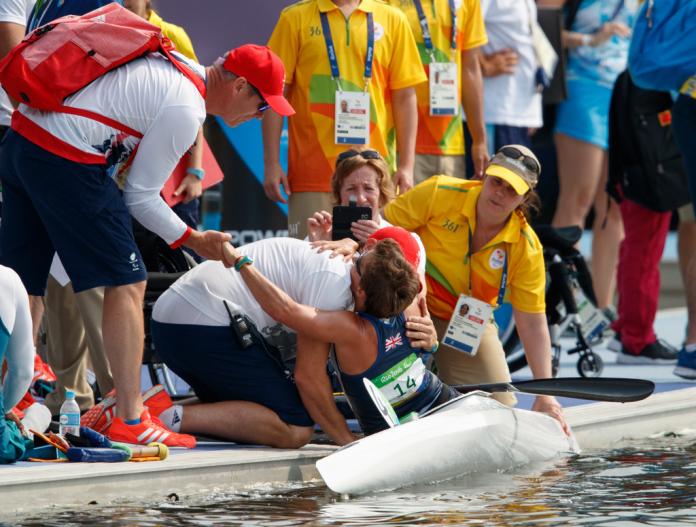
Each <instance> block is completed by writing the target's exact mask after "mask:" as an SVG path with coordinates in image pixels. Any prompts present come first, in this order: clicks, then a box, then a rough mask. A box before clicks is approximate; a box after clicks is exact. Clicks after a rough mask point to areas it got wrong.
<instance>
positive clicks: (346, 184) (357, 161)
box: [307, 147, 425, 277]
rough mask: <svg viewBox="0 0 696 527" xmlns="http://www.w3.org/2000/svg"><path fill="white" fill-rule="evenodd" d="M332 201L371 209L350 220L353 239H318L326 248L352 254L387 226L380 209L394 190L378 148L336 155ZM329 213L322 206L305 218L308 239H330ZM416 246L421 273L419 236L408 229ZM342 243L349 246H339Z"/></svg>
mask: <svg viewBox="0 0 696 527" xmlns="http://www.w3.org/2000/svg"><path fill="white" fill-rule="evenodd" d="M331 191H332V194H333V202H334V204H335V205H337V206H344V207H347V206H350V205H351V204H352V205H355V206H357V207H369V208H370V209H371V211H372V217H371V218H370V219H363V220H358V221H355V222H353V223H352V224H351V228H350V230H351V233H352V235H353V238H354V239H355V240H357V243H354V244H351V243H350V242H344V241H343V240H341V241H338V242H334V243H330V244H329V243H322V244H321V246H322V247H324V248H326V249H334V250H335V251H336V252H338V253H341V254H345V255H348V253H350V255H351V256H352V254H353V253H354V252H355V250H356V249H357V245H358V243H363V242H365V240H367V239H368V238H369V237H370V235H372V233H374V232H375V231H377V230H379V229H381V228H383V227H389V226H390V225H391V223H389V222H388V221H387V220H385V219H384V218H383V217H382V215H381V213H380V210H381V209H382V208H383V207H385V206H386V205H387V204H388V203H390V202H391V201H393V200H394V198H395V196H396V191H395V189H394V183H393V181H392V178H391V175H390V172H389V166H388V165H387V162H386V161H385V160H384V158H382V156H381V155H380V153H379V152H377V151H375V150H370V149H369V148H365V147H358V148H351V149H350V150H346V151H345V152H343V153H342V154H340V155H339V156H338V158H337V159H336V170H335V171H334V174H333V177H332V179H331ZM333 226H334V224H333V215H332V214H331V213H330V212H328V211H325V210H322V211H318V212H315V213H314V214H313V215H312V216H311V217H310V218H308V219H307V232H308V233H309V234H308V239H309V241H311V242H329V241H331V239H332V237H331V234H332V231H333ZM412 235H413V237H414V238H415V239H416V241H417V242H418V246H419V248H420V263H419V265H418V274H419V275H420V276H421V277H424V276H425V248H424V247H423V243H422V242H421V239H420V237H419V236H418V235H417V234H415V233H412ZM342 244H348V245H350V246H351V247H350V248H346V250H345V251H344V250H342V249H341V245H342Z"/></svg>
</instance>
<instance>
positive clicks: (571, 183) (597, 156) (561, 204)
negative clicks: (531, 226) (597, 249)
mask: <svg viewBox="0 0 696 527" xmlns="http://www.w3.org/2000/svg"><path fill="white" fill-rule="evenodd" d="M554 141H555V143H556V151H557V153H558V184H559V193H558V203H557V204H556V213H555V214H554V217H553V221H552V222H551V223H552V224H553V226H554V227H567V226H569V225H578V226H579V227H583V226H584V224H585V217H586V216H587V213H588V212H589V210H590V207H591V206H592V203H593V201H594V198H595V194H596V193H597V185H598V183H599V179H600V177H601V174H602V166H603V162H604V151H603V150H602V149H601V148H599V147H597V146H595V145H592V144H590V143H586V142H584V141H578V140H577V139H573V138H572V137H569V136H567V135H565V134H556V135H555V136H554Z"/></svg>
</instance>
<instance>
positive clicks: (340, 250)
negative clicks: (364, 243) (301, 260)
mask: <svg viewBox="0 0 696 527" xmlns="http://www.w3.org/2000/svg"><path fill="white" fill-rule="evenodd" d="M310 245H311V246H312V247H313V248H314V249H316V250H317V252H318V253H323V252H324V251H331V255H330V256H329V258H335V257H336V256H342V257H343V260H344V261H345V262H349V261H350V260H351V259H352V258H353V255H354V254H355V253H356V252H358V242H356V241H355V240H352V239H350V238H343V239H342V240H334V241H332V240H328V241H327V240H319V241H316V242H312V243H310Z"/></svg>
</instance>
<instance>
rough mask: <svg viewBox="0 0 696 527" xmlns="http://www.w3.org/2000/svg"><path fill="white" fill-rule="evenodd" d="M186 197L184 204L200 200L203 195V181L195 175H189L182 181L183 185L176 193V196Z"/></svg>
mask: <svg viewBox="0 0 696 527" xmlns="http://www.w3.org/2000/svg"><path fill="white" fill-rule="evenodd" d="M180 194H183V195H184V203H188V202H189V201H191V200H194V199H196V198H199V197H200V196H201V194H203V184H202V183H201V180H200V179H198V178H197V177H196V176H194V175H191V174H189V175H187V176H186V177H185V178H184V179H182V180H181V183H180V184H179V186H178V187H177V188H176V190H175V191H174V195H175V196H178V195H180Z"/></svg>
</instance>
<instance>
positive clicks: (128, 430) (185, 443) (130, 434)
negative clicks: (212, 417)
mask: <svg viewBox="0 0 696 527" xmlns="http://www.w3.org/2000/svg"><path fill="white" fill-rule="evenodd" d="M155 419H157V418H155ZM106 437H108V438H109V439H111V440H112V441H119V442H121V443H130V444H132V445H147V444H149V443H152V442H153V441H157V442H159V443H164V444H165V445H167V446H168V447H177V446H180V447H184V448H193V447H195V446H196V438H195V437H193V436H191V435H188V434H177V433H176V432H172V431H170V430H167V429H166V428H165V427H164V426H163V425H162V424H161V423H156V422H155V421H154V420H153V419H152V418H150V412H148V410H147V409H145V410H143V413H142V414H140V422H139V423H138V424H136V425H128V424H126V423H125V422H124V421H123V419H121V418H120V417H114V418H113V420H112V421H111V426H109V430H107V432H106Z"/></svg>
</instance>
